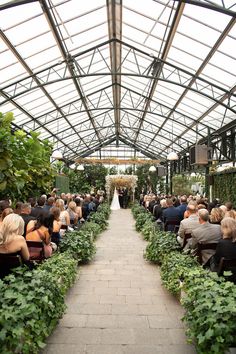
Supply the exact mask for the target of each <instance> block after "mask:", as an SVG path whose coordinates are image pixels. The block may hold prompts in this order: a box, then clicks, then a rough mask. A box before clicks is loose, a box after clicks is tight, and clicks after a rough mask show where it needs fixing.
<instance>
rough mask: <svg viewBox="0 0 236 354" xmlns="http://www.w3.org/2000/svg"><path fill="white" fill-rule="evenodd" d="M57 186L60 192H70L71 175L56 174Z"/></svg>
mask: <svg viewBox="0 0 236 354" xmlns="http://www.w3.org/2000/svg"><path fill="white" fill-rule="evenodd" d="M55 185H56V188H58V189H59V190H60V193H69V192H70V187H69V177H66V176H56V180H55Z"/></svg>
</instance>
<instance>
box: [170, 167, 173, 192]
mask: <svg viewBox="0 0 236 354" xmlns="http://www.w3.org/2000/svg"><path fill="white" fill-rule="evenodd" d="M172 177H173V162H172V161H170V194H171V195H172V194H173V183H172Z"/></svg>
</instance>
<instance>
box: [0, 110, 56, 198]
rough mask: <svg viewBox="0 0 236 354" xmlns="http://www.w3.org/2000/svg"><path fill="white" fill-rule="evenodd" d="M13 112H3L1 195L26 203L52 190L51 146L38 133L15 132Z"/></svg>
mask: <svg viewBox="0 0 236 354" xmlns="http://www.w3.org/2000/svg"><path fill="white" fill-rule="evenodd" d="M13 120H14V117H13V113H6V114H5V115H3V114H2V113H0V195H1V197H2V198H3V197H10V198H11V199H13V200H14V199H21V200H24V199H26V198H27V197H28V196H30V195H38V194H40V193H42V192H45V191H48V190H50V189H51V186H52V183H53V169H52V168H51V165H50V156H51V152H52V146H51V144H50V143H49V142H48V141H47V140H43V141H41V140H39V133H36V132H31V133H30V134H29V135H27V134H26V133H25V132H24V131H22V130H16V131H14V132H13V131H12V128H11V123H12V121H13Z"/></svg>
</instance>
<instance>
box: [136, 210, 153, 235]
mask: <svg viewBox="0 0 236 354" xmlns="http://www.w3.org/2000/svg"><path fill="white" fill-rule="evenodd" d="M146 221H149V222H153V221H154V217H153V215H152V214H150V213H149V212H147V211H146V213H141V214H138V215H137V217H136V223H135V228H136V230H137V231H142V228H143V227H144V224H145V223H146Z"/></svg>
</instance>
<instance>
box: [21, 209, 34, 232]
mask: <svg viewBox="0 0 236 354" xmlns="http://www.w3.org/2000/svg"><path fill="white" fill-rule="evenodd" d="M30 213H31V205H30V203H24V204H22V206H21V213H20V216H21V217H22V219H23V220H24V222H25V226H24V233H23V236H24V237H25V236H26V229H27V225H28V223H29V222H30V221H31V220H36V218H35V217H34V216H32V215H30Z"/></svg>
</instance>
